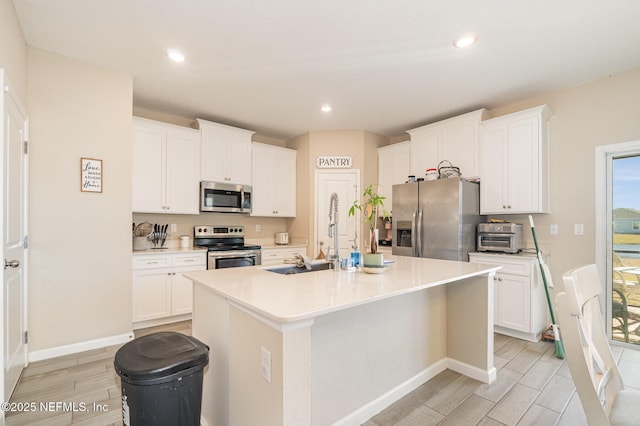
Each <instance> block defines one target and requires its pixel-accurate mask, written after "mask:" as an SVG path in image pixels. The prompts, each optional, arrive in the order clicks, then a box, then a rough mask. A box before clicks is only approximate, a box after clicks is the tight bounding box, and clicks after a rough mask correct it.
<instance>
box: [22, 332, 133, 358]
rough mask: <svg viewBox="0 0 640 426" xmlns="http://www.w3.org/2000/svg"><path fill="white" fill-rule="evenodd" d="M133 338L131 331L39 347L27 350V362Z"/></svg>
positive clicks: (96, 347)
mask: <svg viewBox="0 0 640 426" xmlns="http://www.w3.org/2000/svg"><path fill="white" fill-rule="evenodd" d="M130 340H133V331H131V332H129V333H125V334H118V335H115V336H109V337H103V338H100V339H94V340H87V341H85V342H79V343H74V344H71V345H64V346H58V347H55V348H50V349H41V350H39V351H33V352H29V362H36V361H42V360H45V359H50V358H56V357H59V356H64V355H71V354H76V353H79V352H84V351H90V350H92V349H99V348H104V347H107V346H113V345H119V344H123V343H127V342H128V341H130Z"/></svg>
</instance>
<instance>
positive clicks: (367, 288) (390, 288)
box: [184, 256, 500, 323]
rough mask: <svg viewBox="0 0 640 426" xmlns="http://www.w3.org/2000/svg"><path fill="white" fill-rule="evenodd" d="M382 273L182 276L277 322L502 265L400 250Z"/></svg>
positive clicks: (260, 270)
mask: <svg viewBox="0 0 640 426" xmlns="http://www.w3.org/2000/svg"><path fill="white" fill-rule="evenodd" d="M385 259H393V260H395V261H396V263H394V264H391V265H390V266H389V267H388V268H387V270H386V271H385V272H384V273H382V274H367V273H365V272H357V271H352V272H348V271H342V270H341V271H337V272H336V271H333V270H326V271H315V272H309V273H304V274H294V275H282V274H277V273H274V272H270V271H267V270H265V268H269V267H264V266H253V267H246V268H227V269H217V270H207V271H193V272H188V273H185V274H184V276H185V277H187V278H189V279H191V280H193V281H194V282H195V283H196V284H200V285H203V286H205V287H206V288H208V289H210V290H211V291H213V292H215V293H217V294H219V295H221V296H223V297H225V298H226V299H228V300H230V301H233V302H236V303H237V304H239V305H241V306H243V307H244V308H247V309H249V310H250V311H253V312H255V313H257V314H259V315H261V316H264V317H266V318H268V319H271V320H273V321H276V322H279V323H288V322H293V321H300V320H304V319H310V318H313V317H316V316H319V315H323V314H326V313H329V312H335V311H339V310H342V309H346V308H351V307H354V306H358V305H362V304H366V303H370V302H374V301H377V300H381V299H385V298H389V297H394V296H398V295H402V294H406V293H410V292H414V291H418V290H422V289H425V288H429V287H434V286H439V285H443V284H447V283H450V282H453V281H458V280H460V279H463V278H468V277H473V276H478V275H483V274H488V273H489V272H492V271H496V270H498V269H500V267H499V266H498V267H496V266H495V265H491V266H489V265H482V264H476V263H468V262H455V261H449V260H437V259H424V258H414V257H404V256H385Z"/></svg>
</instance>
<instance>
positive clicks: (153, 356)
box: [113, 332, 209, 426]
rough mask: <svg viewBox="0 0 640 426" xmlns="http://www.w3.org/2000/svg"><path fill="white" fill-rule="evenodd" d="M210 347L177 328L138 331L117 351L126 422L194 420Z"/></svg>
mask: <svg viewBox="0 0 640 426" xmlns="http://www.w3.org/2000/svg"><path fill="white" fill-rule="evenodd" d="M208 363H209V348H208V347H207V345H205V344H204V343H202V342H200V341H199V340H198V339H196V338H194V337H191V336H185V335H184V334H180V333H175V332H160V333H154V334H149V335H147V336H142V337H139V338H137V339H134V340H132V341H130V342H129V343H126V344H125V345H123V346H122V347H121V348H120V349H118V351H117V352H116V356H115V360H114V362H113V365H114V367H115V369H116V372H117V373H118V375H119V376H120V379H121V384H122V422H123V423H124V424H125V425H131V426H140V425H153V426H158V425H167V426H169V425H170V426H177V425H180V426H198V425H199V424H200V411H201V407H202V374H203V370H204V367H205V366H206V365H207V364H208Z"/></svg>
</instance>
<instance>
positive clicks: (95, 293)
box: [28, 48, 133, 352]
mask: <svg viewBox="0 0 640 426" xmlns="http://www.w3.org/2000/svg"><path fill="white" fill-rule="evenodd" d="M28 64H29V67H28V81H29V96H28V99H29V100H28V103H29V117H30V135H31V149H30V167H29V170H30V173H29V183H30V197H29V220H30V237H31V238H30V242H31V247H30V255H31V263H30V264H31V268H30V271H29V273H30V288H29V330H30V342H29V343H30V350H31V351H32V352H33V351H38V350H43V349H48V348H55V347H59V346H63V345H70V344H75V343H80V342H85V341H89V340H93V339H100V338H105V337H111V336H117V335H122V334H125V333H127V332H130V331H131V232H130V227H131V121H132V120H131V100H132V97H133V80H132V77H131V76H129V75H125V74H121V73H117V72H113V71H108V70H105V69H103V68H99V67H96V66H93V65H88V64H85V63H80V62H76V61H73V60H69V59H67V58H64V57H62V56H60V55H56V54H52V53H49V52H45V51H43V50H39V49H33V48H29V49H28ZM81 157H91V158H97V159H101V160H102V161H103V182H102V184H103V192H102V193H83V192H80V158H81Z"/></svg>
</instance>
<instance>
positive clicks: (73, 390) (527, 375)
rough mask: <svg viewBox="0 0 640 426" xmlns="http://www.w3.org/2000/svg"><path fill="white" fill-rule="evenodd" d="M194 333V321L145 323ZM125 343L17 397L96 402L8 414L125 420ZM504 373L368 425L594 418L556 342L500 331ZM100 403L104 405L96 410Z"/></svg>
mask: <svg viewBox="0 0 640 426" xmlns="http://www.w3.org/2000/svg"><path fill="white" fill-rule="evenodd" d="M161 330H162V331H164V330H168V331H177V332H180V333H184V334H188V335H190V334H191V322H190V321H187V322H182V323H176V324H171V325H168V326H161V327H153V328H149V329H144V330H137V331H136V333H135V335H136V337H139V336H142V335H145V334H149V333H152V332H156V331H161ZM118 348H119V346H114V347H109V348H104V349H98V350H93V351H88V352H83V353H80V354H75V355H69V356H64V357H59V358H55V359H50V360H45V361H39V362H34V363H32V364H30V365H29V366H28V367H27V368H26V369H25V371H24V372H23V375H22V377H21V379H20V382H19V383H18V386H17V387H16V390H15V392H14V394H13V396H12V398H11V401H12V402H16V403H20V402H23V403H31V402H35V403H36V404H40V402H44V403H49V404H51V403H56V402H60V403H62V402H66V403H76V407H80V405H79V404H80V403H84V404H85V405H86V406H87V407H88V408H89V409H88V410H86V411H84V410H77V411H69V410H67V411H64V410H60V409H56V407H55V406H51V411H43V410H39V409H38V410H36V411H35V412H22V413H18V412H10V413H7V418H6V424H7V425H9V426H13V425H47V426H49V425H71V424H73V425H97V426H103V425H122V421H121V404H120V379H119V377H118V376H117V375H116V373H115V371H114V369H113V357H114V355H115V353H116V351H117V350H118ZM494 349H495V352H494V353H495V357H494V364H495V366H496V368H497V369H498V378H497V380H496V381H495V382H494V383H492V384H491V385H486V384H484V383H481V382H479V381H477V380H473V379H470V378H468V377H465V376H462V375H460V374H458V373H455V372H453V371H450V370H445V371H443V372H442V373H440V374H438V375H437V376H436V377H434V378H433V379H431V380H429V381H428V382H426V383H425V384H423V385H422V386H420V387H418V388H417V389H416V390H414V391H413V392H411V393H409V394H408V395H406V396H405V397H404V398H402V399H401V400H399V401H397V402H396V403H394V404H393V405H391V406H390V407H388V408H387V409H385V410H383V411H382V412H380V413H379V414H377V415H375V416H374V417H372V418H371V419H369V420H368V421H367V422H366V423H364V425H363V426H387V425H402V426H411V425H415V426H426V425H436V424H437V425H455V426H460V425H482V426H500V425H543V426H546V425H559V426H565V425H566V426H569V425H570V426H576V425H586V424H587V422H586V419H585V417H584V412H583V410H582V406H581V405H580V400H579V398H578V395H577V394H576V392H575V387H574V385H573V381H572V380H571V374H570V373H569V369H568V367H567V363H566V361H563V360H560V359H558V358H556V357H555V356H554V350H555V348H554V345H553V344H552V343H548V342H538V343H530V342H525V341H522V340H518V339H514V338H511V337H506V336H503V335H500V334H496V335H495V339H494ZM613 350H614V354H615V355H616V357H617V360H618V365H619V367H620V370H621V372H622V375H623V377H624V379H625V384H626V385H627V386H629V387H633V388H636V389H640V351H635V350H631V349H622V348H620V347H613ZM94 403H95V404H96V406H97V407H101V408H103V410H102V411H101V410H98V411H96V410H93V409H92V408H93V407H94Z"/></svg>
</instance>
